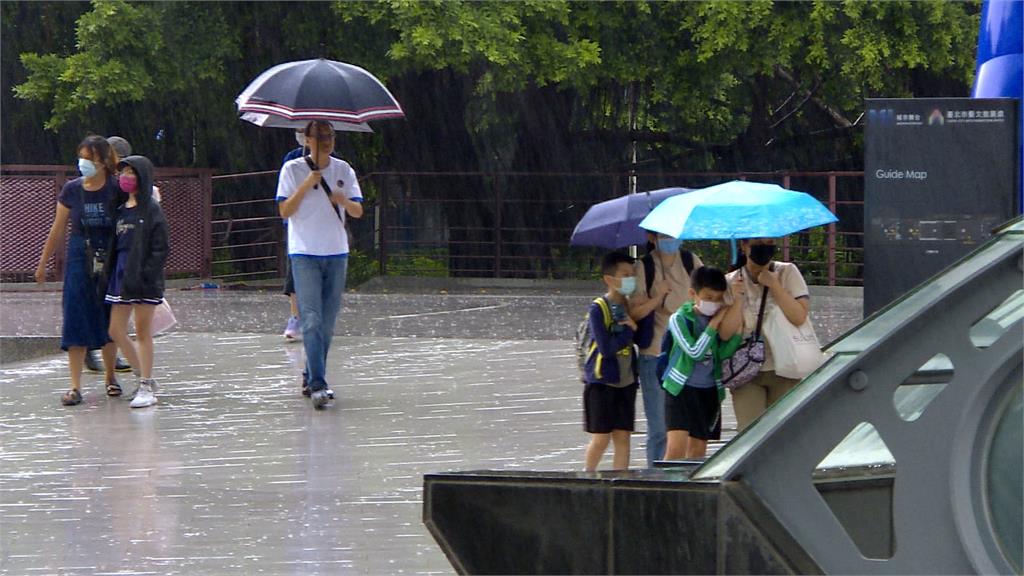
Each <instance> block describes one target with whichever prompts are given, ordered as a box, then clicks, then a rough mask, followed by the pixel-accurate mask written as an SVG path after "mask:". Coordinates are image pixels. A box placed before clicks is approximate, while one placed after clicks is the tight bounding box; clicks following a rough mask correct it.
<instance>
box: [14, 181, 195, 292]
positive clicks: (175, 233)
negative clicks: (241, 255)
mask: <svg viewBox="0 0 1024 576" xmlns="http://www.w3.org/2000/svg"><path fill="white" fill-rule="evenodd" d="M212 174H213V171H212V170H208V169H201V168H196V169H192V168H157V169H156V174H155V178H156V180H155V182H154V183H155V184H156V185H157V186H159V187H160V196H161V198H162V202H161V206H162V208H163V210H164V214H165V215H166V216H167V223H168V226H169V227H170V236H171V237H170V242H171V253H170V256H169V257H168V260H167V273H168V274H183V275H192V276H203V277H206V276H209V275H210V195H211V194H212V187H211V181H210V177H211V175H212ZM77 176H78V170H77V168H75V167H74V166H25V165H5V166H3V167H2V175H0V245H2V246H3V250H2V251H0V275H2V276H3V279H4V281H31V279H32V274H33V273H34V272H35V269H36V265H37V264H38V263H39V254H40V253H41V252H42V250H43V244H44V243H45V242H46V235H47V234H48V233H49V232H50V226H51V225H52V224H53V213H54V207H55V206H56V205H57V196H58V195H59V194H60V190H61V187H63V186H64V183H65V182H67V181H68V180H71V179H72V178H75V177H77ZM69 226H70V224H69ZM63 260H64V250H57V251H56V252H55V254H54V261H53V263H52V264H51V266H50V268H49V276H50V279H52V280H61V279H63V278H64V262H63Z"/></svg>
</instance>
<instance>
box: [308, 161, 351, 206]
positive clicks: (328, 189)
mask: <svg viewBox="0 0 1024 576" xmlns="http://www.w3.org/2000/svg"><path fill="white" fill-rule="evenodd" d="M303 158H305V160H306V166H309V169H310V170H312V171H313V172H316V164H314V163H313V159H312V158H310V157H309V156H304V157H303ZM320 185H321V186H323V187H324V193H325V194H327V201H328V202H330V203H331V207H332V208H334V213H335V214H337V215H338V220H341V221H342V222H345V219H344V218H342V217H341V209H340V208H338V205H337V204H335V203H334V201H333V200H332V199H331V187H330V186H328V185H327V179H326V178H324V174H323V172H321V173H320ZM313 187H314V188H316V185H313Z"/></svg>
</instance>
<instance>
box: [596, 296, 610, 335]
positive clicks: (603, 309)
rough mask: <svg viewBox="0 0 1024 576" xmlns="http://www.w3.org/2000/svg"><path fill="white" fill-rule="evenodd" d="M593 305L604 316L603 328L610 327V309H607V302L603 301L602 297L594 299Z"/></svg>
mask: <svg viewBox="0 0 1024 576" xmlns="http://www.w3.org/2000/svg"><path fill="white" fill-rule="evenodd" d="M594 303H595V304H597V305H598V306H600V307H601V313H602V314H603V315H604V327H605V328H608V327H609V326H611V325H612V309H611V308H610V307H608V302H606V301H605V299H604V296H598V297H597V298H594Z"/></svg>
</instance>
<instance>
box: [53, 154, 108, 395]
mask: <svg viewBox="0 0 1024 576" xmlns="http://www.w3.org/2000/svg"><path fill="white" fill-rule="evenodd" d="M116 166H117V154H116V153H115V152H114V151H113V150H112V149H111V147H110V144H108V143H107V140H106V139H105V138H103V137H102V136H88V137H86V138H85V140H82V143H81V144H79V145H78V169H79V171H80V172H81V173H82V177H81V178H75V179H74V180H71V181H69V182H68V183H67V184H65V185H64V187H63V188H62V189H61V191H60V196H58V198H57V211H56V214H55V216H54V219H53V225H52V226H51V227H50V233H49V235H48V236H47V238H46V244H45V246H44V247H43V253H42V255H41V256H40V257H39V266H37V267H36V273H35V278H36V281H37V282H45V281H46V265H47V263H48V262H49V261H50V257H51V256H53V253H54V252H55V251H56V250H57V248H58V247H59V246H63V245H64V231H65V230H66V229H67V227H68V223H69V222H70V223H71V237H70V238H69V239H68V243H67V256H66V258H65V268H64V286H63V298H62V311H63V322H62V327H61V342H60V347H61V349H62V350H66V351H67V353H68V368H69V371H70V373H71V374H70V375H71V389H70V390H68V391H67V392H65V393H64V395H63V396H61V403H62V404H64V405H65V406H73V405H75V404H80V403H81V402H82V392H81V380H82V366H83V364H84V363H85V355H86V352H87V351H88V350H96V349H101V348H102V350H103V366H104V369H105V372H106V392H107V395H108V396H120V395H121V386H120V385H119V384H118V382H117V380H116V379H115V378H114V365H115V357H116V353H117V348H116V346H115V345H114V343H113V342H111V340H110V336H109V335H108V334H107V326H108V322H109V318H110V306H107V305H105V304H104V303H103V299H102V298H100V297H99V293H100V292H102V285H101V283H102V276H101V275H100V274H98V272H99V268H100V267H101V266H102V264H103V256H104V254H105V253H106V252H107V251H108V250H107V249H108V248H109V242H110V238H111V235H112V234H113V231H114V220H113V218H112V217H111V215H112V213H113V208H114V202H115V201H116V200H115V198H116V197H117V194H118V190H117V181H116V180H115V179H114V177H113V175H114V173H115V168H116Z"/></svg>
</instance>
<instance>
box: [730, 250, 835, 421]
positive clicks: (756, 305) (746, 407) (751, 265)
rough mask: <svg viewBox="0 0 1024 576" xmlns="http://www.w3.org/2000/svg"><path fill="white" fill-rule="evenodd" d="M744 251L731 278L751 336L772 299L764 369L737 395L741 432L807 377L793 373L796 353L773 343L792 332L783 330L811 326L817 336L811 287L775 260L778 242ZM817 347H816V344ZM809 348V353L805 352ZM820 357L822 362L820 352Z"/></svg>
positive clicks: (766, 315) (765, 329)
mask: <svg viewBox="0 0 1024 576" xmlns="http://www.w3.org/2000/svg"><path fill="white" fill-rule="evenodd" d="M739 247H740V250H741V252H742V254H741V256H740V258H739V261H738V262H737V263H736V266H735V270H733V271H732V272H730V273H729V274H728V279H729V286H730V289H731V290H732V297H733V298H740V299H742V300H743V320H744V322H743V325H744V330H745V331H746V332H748V333H749V332H751V331H753V330H754V326H756V325H757V324H758V322H757V316H758V312H759V311H760V310H761V299H762V297H764V298H767V302H766V305H765V308H764V321H763V322H764V327H763V332H764V339H765V360H764V364H763V365H762V366H761V371H760V372H759V373H758V375H757V376H756V377H754V379H753V380H751V381H750V382H748V383H747V384H745V385H743V386H741V387H738V388H736V389H733V390H732V400H733V407H734V409H735V411H736V422H737V428H738V430H743V429H744V428H746V427H747V426H749V425H750V423H751V422H753V421H754V420H756V419H757V418H758V417H759V416H760V415H761V414H762V413H764V411H765V410H766V409H767V408H768V407H769V406H771V405H772V404H774V403H775V401H776V400H778V399H779V398H781V397H782V395H783V394H785V393H786V392H788V391H789V390H790V389H791V388H792V387H793V386H795V385H796V384H797V382H799V381H800V378H801V377H802V376H797V375H796V373H795V372H794V369H793V368H792V367H791V364H792V358H791V357H792V355H793V351H792V350H791V349H790V348H789V347H787V346H779V350H775V349H774V348H775V346H773V340H775V343H776V344H777V343H778V341H779V340H778V335H779V334H780V333H783V332H785V331H786V330H787V329H786V328H785V326H782V324H783V323H785V324H788V325H789V326H791V327H793V328H794V329H796V330H798V331H799V329H797V328H796V327H800V328H803V327H804V325H805V324H806V325H807V328H806V329H810V333H811V335H813V333H814V330H813V328H811V327H810V323H809V321H808V318H809V315H808V311H809V310H810V305H811V300H810V292H809V291H808V289H807V283H806V282H804V277H803V275H802V274H801V273H800V270H799V269H798V268H797V267H796V265H795V264H792V263H789V262H777V261H775V260H773V259H772V258H773V256H774V255H775V250H776V246H775V240H774V239H773V238H752V239H746V240H740V243H739ZM765 288H767V291H765ZM806 329H804V330H805V331H806ZM748 335H749V334H748ZM814 345H815V346H817V339H816V338H815V339H814ZM804 348H805V349H806V346H804ZM780 352H781V353H782V359H784V360H785V365H786V368H785V369H784V370H782V373H780V372H779V371H778V370H777V362H776V358H777V357H778V355H779V353H780ZM818 354H819V356H820V350H819V352H818ZM815 367H816V366H815Z"/></svg>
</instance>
